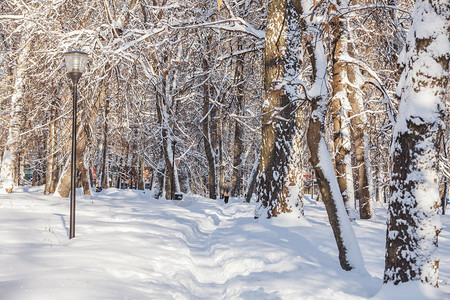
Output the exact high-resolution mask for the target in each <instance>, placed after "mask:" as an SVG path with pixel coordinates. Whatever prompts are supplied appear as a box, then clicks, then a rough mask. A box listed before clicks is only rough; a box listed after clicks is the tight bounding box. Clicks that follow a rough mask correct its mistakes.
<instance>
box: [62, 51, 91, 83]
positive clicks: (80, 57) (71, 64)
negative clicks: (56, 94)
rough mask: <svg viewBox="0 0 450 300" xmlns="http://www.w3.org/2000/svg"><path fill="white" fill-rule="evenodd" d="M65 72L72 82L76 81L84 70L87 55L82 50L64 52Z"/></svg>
mask: <svg viewBox="0 0 450 300" xmlns="http://www.w3.org/2000/svg"><path fill="white" fill-rule="evenodd" d="M64 59H65V62H66V68H67V72H68V73H69V76H70V78H71V79H72V82H73V83H74V84H77V83H78V79H80V77H81V75H82V74H83V72H84V71H85V70H86V64H87V59H88V55H87V53H85V52H82V51H69V52H66V53H64Z"/></svg>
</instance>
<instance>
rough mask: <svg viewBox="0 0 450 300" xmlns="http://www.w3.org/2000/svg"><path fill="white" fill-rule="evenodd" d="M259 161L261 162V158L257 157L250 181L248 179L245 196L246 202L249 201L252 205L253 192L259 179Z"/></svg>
mask: <svg viewBox="0 0 450 300" xmlns="http://www.w3.org/2000/svg"><path fill="white" fill-rule="evenodd" d="M259 161H260V158H259V156H257V157H256V159H255V163H254V164H253V168H252V171H251V173H250V176H249V179H248V184H247V192H246V195H245V201H247V203H250V200H251V199H252V196H253V190H254V189H255V186H256V181H257V178H258V169H259Z"/></svg>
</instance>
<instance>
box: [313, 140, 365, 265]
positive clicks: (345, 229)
mask: <svg viewBox="0 0 450 300" xmlns="http://www.w3.org/2000/svg"><path fill="white" fill-rule="evenodd" d="M319 157H320V159H319V161H320V163H319V167H320V168H321V169H322V171H323V174H324V175H325V176H326V180H327V181H328V182H329V184H330V190H331V194H332V197H333V201H334V202H335V205H336V215H337V218H338V221H339V223H340V227H341V230H342V234H341V235H342V240H343V241H344V245H345V246H346V247H347V252H348V255H347V259H348V263H349V264H350V266H351V267H352V268H354V269H355V270H358V271H359V272H365V267H364V261H363V258H362V256H361V250H360V249H359V245H358V241H357V240H356V237H355V233H354V231H353V228H352V226H351V223H350V220H349V217H348V215H347V212H346V210H345V206H344V200H343V199H342V194H341V192H340V190H339V185H338V182H337V179H336V176H334V174H335V173H334V166H333V162H332V161H331V156H330V152H329V151H328V148H327V145H326V143H325V140H324V139H323V137H321V139H320V143H319Z"/></svg>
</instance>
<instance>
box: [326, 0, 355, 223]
mask: <svg viewBox="0 0 450 300" xmlns="http://www.w3.org/2000/svg"><path fill="white" fill-rule="evenodd" d="M338 3H339V2H338ZM333 27H334V39H333V81H332V88H333V96H332V102H331V108H332V118H333V124H334V134H333V138H334V148H335V151H336V152H335V156H334V161H335V166H336V175H337V180H338V184H339V189H340V191H341V194H342V198H343V200H344V204H345V208H346V210H347V213H348V215H349V217H350V220H354V219H355V218H356V217H355V195H354V189H353V171H352V164H351V161H352V158H351V136H350V120H349V111H350V110H351V107H350V103H349V93H351V92H352V90H353V87H352V86H351V85H350V84H348V83H349V78H348V73H349V71H351V70H349V69H350V68H352V66H350V65H349V64H347V63H346V62H343V61H342V58H343V57H344V56H346V55H348V47H349V45H348V43H349V36H348V31H347V24H346V21H345V18H344V17H339V18H335V20H334V22H333Z"/></svg>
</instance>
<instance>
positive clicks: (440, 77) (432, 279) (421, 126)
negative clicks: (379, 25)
mask: <svg viewBox="0 0 450 300" xmlns="http://www.w3.org/2000/svg"><path fill="white" fill-rule="evenodd" d="M431 27H432V28H433V30H423V28H431ZM449 28H450V3H449V2H445V1H444V2H442V1H438V0H426V1H425V0H417V1H416V5H415V7H414V12H413V23H412V25H411V28H410V30H409V33H408V37H407V44H406V49H405V50H404V52H403V53H402V56H401V57H402V58H403V60H402V61H401V63H403V64H404V66H405V68H404V70H403V73H402V76H401V78H400V82H399V86H398V89H397V91H398V93H399V95H398V96H399V97H400V106H399V113H398V118H397V124H396V126H395V129H394V137H393V144H392V150H391V155H392V174H391V182H390V187H391V196H390V199H389V209H388V225H387V233H386V256H385V257H386V260H385V270H384V282H385V283H389V282H392V283H394V284H398V283H401V282H409V281H421V282H423V283H427V284H430V285H432V286H436V287H437V286H438V269H439V257H438V234H439V232H440V230H441V227H440V222H439V216H438V208H439V201H440V199H439V196H440V195H439V183H438V163H439V161H438V160H439V148H440V147H439V140H440V134H442V126H443V120H444V112H445V100H446V95H447V94H446V92H447V84H448V78H449V75H448V74H449V73H448V72H449V63H450V51H449V49H448V47H439V46H438V45H441V42H442V41H446V42H448V40H449V38H450V34H449V33H450V30H449Z"/></svg>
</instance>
